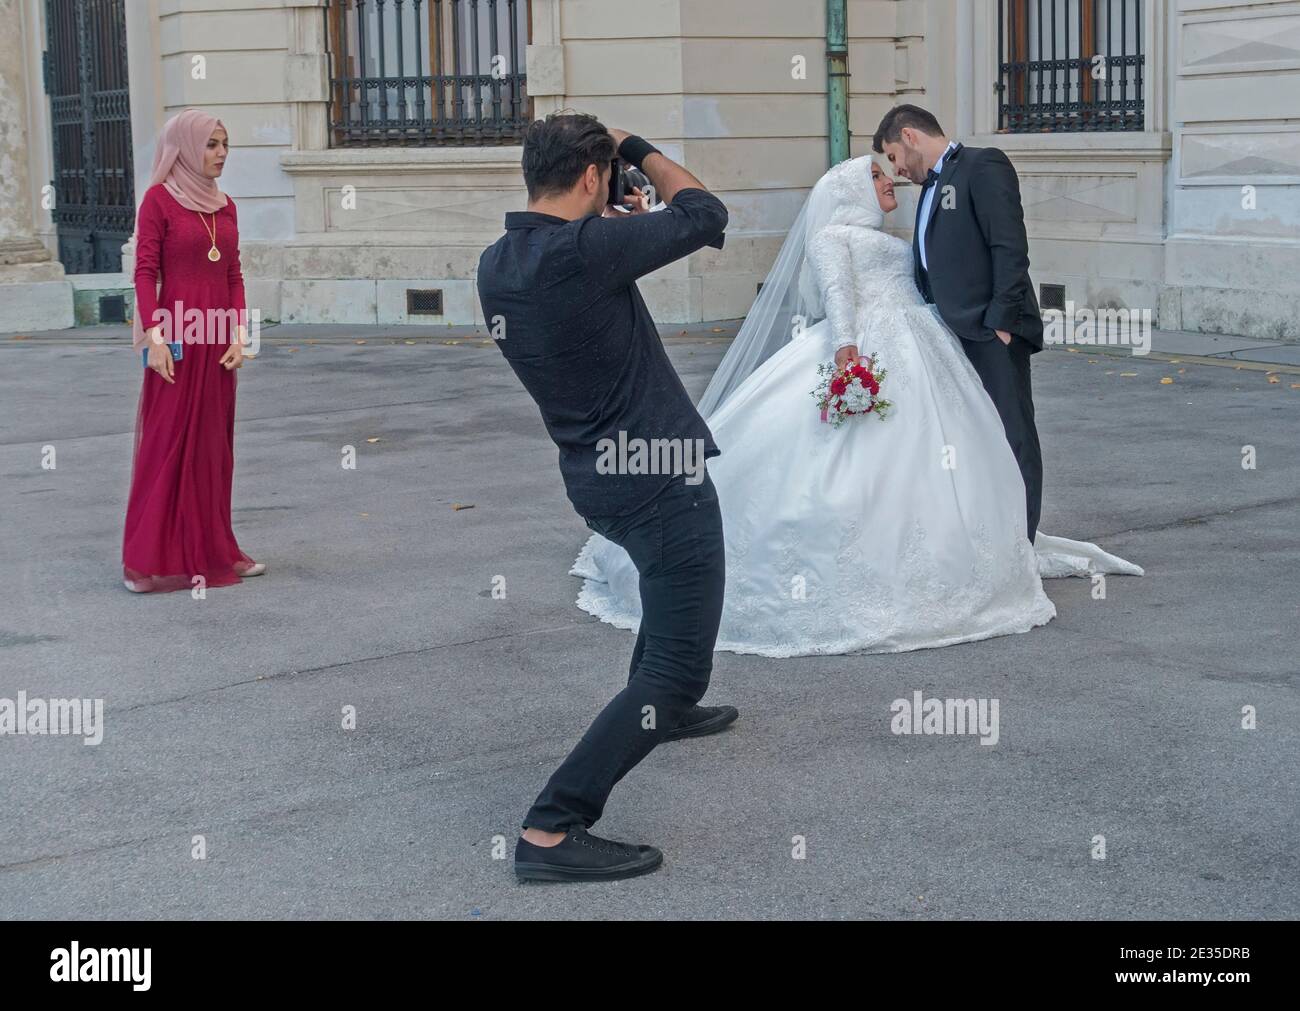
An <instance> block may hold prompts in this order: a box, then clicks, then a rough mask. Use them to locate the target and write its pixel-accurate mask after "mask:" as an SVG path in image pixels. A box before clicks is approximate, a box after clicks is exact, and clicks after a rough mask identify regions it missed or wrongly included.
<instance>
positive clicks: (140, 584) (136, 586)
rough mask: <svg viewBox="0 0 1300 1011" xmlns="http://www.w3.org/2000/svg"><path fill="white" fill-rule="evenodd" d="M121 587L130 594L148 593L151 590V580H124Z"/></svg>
mask: <svg viewBox="0 0 1300 1011" xmlns="http://www.w3.org/2000/svg"><path fill="white" fill-rule="evenodd" d="M122 585H123V586H125V587H126V588H127V589H128V590H130V591H131V592H132V593H149V592H151V591H152V590H153V580H152V579H124V580H122Z"/></svg>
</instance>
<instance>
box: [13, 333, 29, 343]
mask: <svg viewBox="0 0 1300 1011" xmlns="http://www.w3.org/2000/svg"><path fill="white" fill-rule="evenodd" d="M9 339H10V340H11V341H29V340H31V337H29V336H28V335H27V334H25V333H21V334H15V335H14V336H13V337H10V338H9Z"/></svg>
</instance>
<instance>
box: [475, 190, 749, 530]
mask: <svg viewBox="0 0 1300 1011" xmlns="http://www.w3.org/2000/svg"><path fill="white" fill-rule="evenodd" d="M726 225H727V209H726V207H725V206H724V205H723V203H722V201H720V200H719V199H718V198H717V197H715V196H713V195H712V194H711V193H708V192H706V191H704V190H701V189H694V188H692V189H683V190H679V191H678V192H677V193H676V194H674V196H673V200H672V202H671V203H670V204H668V206H666V207H665V208H664V209H663V210H659V211H653V212H651V213H648V214H636V215H629V216H627V217H625V218H624V217H620V218H603V217H600V216H597V215H589V216H587V217H585V218H579V219H577V220H575V221H566V220H565V219H564V218H560V217H556V216H555V215H551V214H542V213H539V212H536V211H512V212H510V213H508V214H506V222H505V227H506V234H505V235H503V236H502V237H501V238H500V239H498V240H497V241H496V242H495V243H494V244H493V245H491V246H490V247H488V249H487V250H485V251H484V253H483V255H482V256H481V257H480V258H479V265H478V292H479V301H480V303H481V304H482V307H483V318H484V320H485V321H486V324H487V326H488V327H489V329H490V330H495V329H496V327H497V325H498V324H499V323H503V324H504V326H503V328H502V336H501V339H499V340H498V341H497V345H498V347H500V348H501V353H502V354H503V355H505V358H506V361H507V362H509V363H510V367H511V368H512V369H514V371H515V374H516V375H517V376H518V377H519V380H520V382H522V383H523V384H524V388H525V389H527V391H528V392H529V394H531V395H532V398H533V399H534V400H535V401H536V402H537V406H538V407H539V408H540V409H541V414H542V421H543V422H544V423H545V425H546V430H547V431H548V432H549V433H550V436H551V438H552V439H553V440H554V442H555V444H556V445H557V446H558V447H559V450H560V473H561V474H562V476H563V477H564V485H565V490H566V491H567V493H568V496H569V500H570V501H571V502H572V503H573V507H574V509H576V510H577V511H578V513H579V515H582V516H621V515H625V514H627V513H630V512H633V511H634V510H636V509H638V508H640V507H641V506H642V505H644V504H645V503H646V502H647V501H649V500H650V499H651V498H653V497H654V496H655V495H656V494H658V493H659V492H660V491H662V490H663V488H664V487H665V486H666V485H667V483H668V482H669V481H670V480H671V479H672V475H671V474H664V473H655V474H628V473H612V474H611V473H598V472H597V459H598V457H599V456H600V452H599V450H598V448H597V444H598V443H599V442H601V440H603V439H610V440H613V442H614V443H619V441H620V438H619V436H620V432H621V433H623V434H624V439H625V440H626V441H630V440H633V439H642V440H645V441H646V442H649V441H650V440H658V439H672V440H680V441H681V443H683V444H685V443H686V442H693V440H700V442H698V443H694V442H693V445H695V446H696V447H698V446H700V445H702V446H703V447H704V456H717V455H718V452H719V450H718V448H717V446H716V445H715V444H714V442H713V435H712V433H710V432H709V429H708V426H707V425H706V424H705V423H704V419H702V418H701V417H700V415H699V413H698V412H697V411H696V410H695V406H694V405H693V404H692V403H691V399H690V397H689V396H688V395H687V393H686V388H685V387H684V386H682V382H681V379H680V378H679V377H678V375H677V372H676V370H674V369H673V367H672V365H671V363H670V362H669V361H668V355H667V353H666V352H665V351H664V346H663V342H662V341H661V340H660V338H659V332H658V330H657V329H656V328H655V325H654V321H653V320H652V319H651V318H650V312H649V310H648V309H647V308H646V304H645V302H644V301H643V300H642V298H641V293H640V292H639V291H638V290H637V287H636V280H637V278H639V277H642V276H644V275H645V274H648V273H650V272H651V271H653V270H657V269H658V268H659V267H662V266H664V265H666V264H669V263H672V262H673V261H674V260H679V259H681V258H682V257H683V256H686V255H687V254H689V253H692V252H694V251H695V250H697V249H700V248H702V247H703V246H706V245H709V244H711V243H713V244H716V243H717V240H718V238H719V236H720V235H721V234H722V232H723V230H724V229H725V228H726ZM700 463H702V460H699V461H698V462H697V466H698V465H699V464H700Z"/></svg>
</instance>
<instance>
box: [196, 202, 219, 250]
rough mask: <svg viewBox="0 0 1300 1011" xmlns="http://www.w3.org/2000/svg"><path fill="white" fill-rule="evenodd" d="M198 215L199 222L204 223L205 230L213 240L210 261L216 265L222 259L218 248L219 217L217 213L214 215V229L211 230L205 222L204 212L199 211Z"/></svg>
mask: <svg viewBox="0 0 1300 1011" xmlns="http://www.w3.org/2000/svg"><path fill="white" fill-rule="evenodd" d="M198 215H199V220H200V221H202V222H203V230H204V231H205V232H207V233H208V237H209V238H210V239H212V248H211V249H209V250H208V259H209V260H211V261H212V262H213V263H216V262H217V261H218V260H220V259H221V250H219V249H218V248H217V216H216V214H215V213H214V214H213V215H212V228H211V229H209V228H208V223H207V221H204V218H203V212H202V211H199V212H198Z"/></svg>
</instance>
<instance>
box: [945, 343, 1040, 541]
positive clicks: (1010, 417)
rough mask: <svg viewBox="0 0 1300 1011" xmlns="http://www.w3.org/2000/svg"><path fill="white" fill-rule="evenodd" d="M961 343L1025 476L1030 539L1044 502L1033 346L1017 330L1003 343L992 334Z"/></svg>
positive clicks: (1026, 509)
mask: <svg viewBox="0 0 1300 1011" xmlns="http://www.w3.org/2000/svg"><path fill="white" fill-rule="evenodd" d="M961 346H962V350H963V351H965V352H966V357H967V358H968V359H969V360H970V363H971V364H972V365H974V366H975V371H976V372H978V373H979V377H980V381H981V382H982V383H983V384H984V389H985V390H987V391H988V395H989V397H990V398H991V399H992V401H993V406H994V407H996V408H997V409H998V416H999V417H1000V418H1001V419H1002V427H1003V429H1004V430H1005V431H1006V433H1007V442H1009V443H1010V444H1011V451H1012V452H1013V453H1014V454H1015V457H1016V463H1017V464H1019V466H1020V476H1021V477H1023V478H1024V479H1025V512H1026V516H1027V518H1028V521H1029V539H1030V540H1031V541H1032V540H1033V539H1034V533H1035V532H1036V531H1037V530H1038V516H1039V513H1040V512H1041V510H1042V505H1043V451H1042V449H1040V448H1039V445H1038V428H1037V426H1036V425H1035V424H1034V394H1033V391H1032V389H1031V386H1030V380H1029V356H1030V355H1031V354H1033V352H1034V346H1033V345H1032V344H1030V343H1029V342H1028V341H1027V340H1025V339H1024V338H1023V337H1020V336H1018V335H1016V334H1012V335H1011V343H1010V344H1003V343H1002V340H1001V339H1000V338H999V337H998V336H997V335H996V334H995V335H994V337H993V339H992V340H987V341H968V340H963V341H962V342H961Z"/></svg>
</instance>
